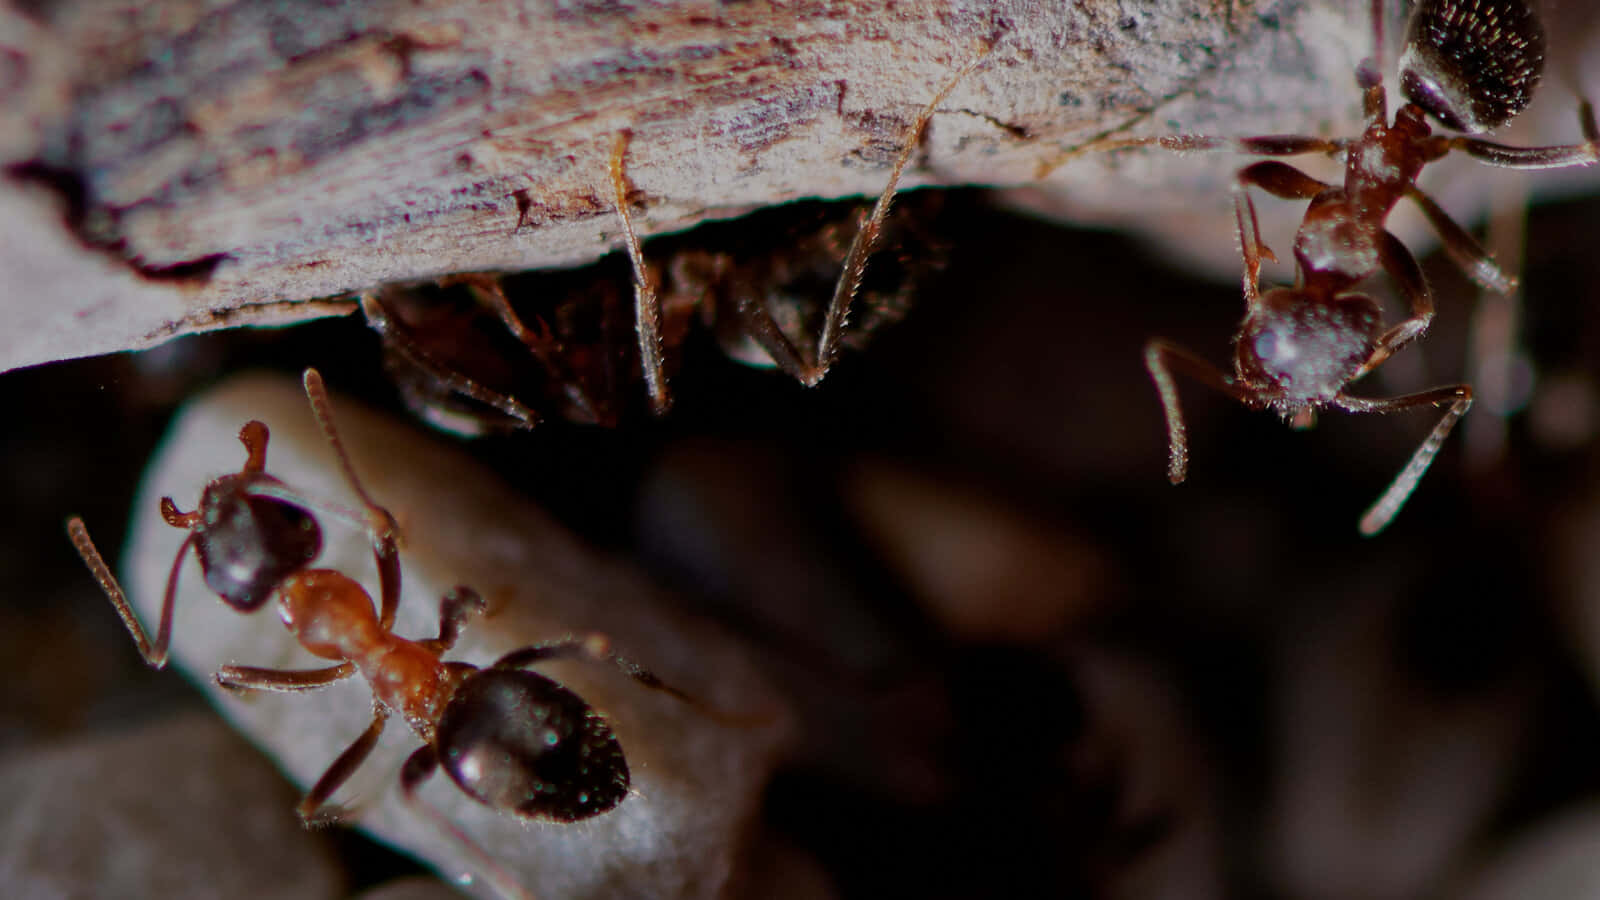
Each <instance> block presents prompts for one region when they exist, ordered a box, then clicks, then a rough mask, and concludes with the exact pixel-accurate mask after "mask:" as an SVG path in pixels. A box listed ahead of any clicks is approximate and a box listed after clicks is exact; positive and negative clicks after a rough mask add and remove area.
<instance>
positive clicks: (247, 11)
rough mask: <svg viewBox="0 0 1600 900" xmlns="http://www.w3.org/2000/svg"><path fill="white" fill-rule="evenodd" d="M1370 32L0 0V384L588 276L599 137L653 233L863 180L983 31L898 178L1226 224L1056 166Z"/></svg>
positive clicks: (1215, 171) (382, 3)
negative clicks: (361, 308) (415, 283)
mask: <svg viewBox="0 0 1600 900" xmlns="http://www.w3.org/2000/svg"><path fill="white" fill-rule="evenodd" d="M1580 15H1581V14H1580ZM1588 28H1589V30H1588V31H1587V32H1580V33H1588V34H1592V33H1593V22H1592V19H1591V20H1590V21H1589V23H1588ZM1551 30H1552V31H1555V30H1556V29H1555V27H1552V29H1551ZM1368 41H1369V39H1368V37H1367V35H1366V30H1365V18H1364V16H1361V15H1357V14H1354V13H1352V12H1351V11H1350V10H1348V9H1346V8H1345V4H1343V3H1342V2H1341V0H1298V2H1271V0H1256V2H1251V0H1162V2H1159V3H1153V4H1148V5H1144V6H1140V7H1136V8H1135V7H1129V6H1128V5H1127V4H1124V3H1120V2H1114V0H1081V2H1074V3H1035V2H1027V0H992V2H988V3H981V4H974V5H963V6H961V7H958V8H952V7H950V6H948V5H947V4H943V3H933V2H890V0H864V2H856V3H850V4H837V3H823V2H803V3H793V4H780V3H775V2H751V3H741V4H727V5H725V4H717V3H711V2H706V0H685V2H671V3H657V4H645V3H631V2H615V3H611V2H608V3H600V2H583V3H565V2H563V3H556V2H531V0H530V2H524V3H495V4H469V3H463V2H461V0H431V2H424V3H402V2H398V0H363V2H358V3H350V4H331V5H329V4H320V3H311V2H300V0H288V2H283V3H279V4H271V5H268V4H259V3H249V2H206V0H160V2H157V3H155V4H135V3H124V4H117V3H111V4H105V3H90V2H87V0H68V2H62V3H57V4H53V5H47V6H39V7H36V8H33V9H31V10H30V11H29V12H27V13H24V12H22V11H20V10H17V9H6V10H0V165H4V166H5V167H6V168H5V171H6V172H7V173H8V174H9V176H10V177H8V178H0V278H3V281H4V283H5V284H7V285H8V286H10V287H12V288H13V290H10V291H8V292H7V295H8V296H7V297H6V298H5V306H4V308H3V309H0V312H4V313H5V314H6V315H7V316H8V321H9V322H11V323H12V327H9V328H7V329H5V330H4V332H3V334H4V337H0V370H5V369H9V368H14V367H17V366H22V365H29V364H34V363H38V362H43V361H47V360H52V359H62V358H70V357H73V356H83V355H89V354H94V353H100V352H106V351H109V350H114V349H125V348H134V347H144V346H150V345H152V344H154V343H157V342H159V341H161V340H164V339H166V338H167V337H170V336H172V335H176V334H182V333H188V332H193V331H201V330H206V329H211V328H219V327H228V326H233V325H240V324H271V323H278V322H285V321H294V320H298V319H302V318H310V317H314V316H319V315H328V314H337V313H340V312H347V311H350V310H351V309H352V308H353V307H352V306H351V305H350V304H349V303H348V302H345V301H342V300H338V299H337V298H339V297H341V296H342V295H345V294H346V293H347V292H349V291H352V290H359V289H362V288H366V287H370V286H373V285H376V284H379V283H383V282H391V281H402V280H413V279H422V278H428V277H432V276H436V275H441V274H446V273H451V272H461V271H478V270H517V269H530V268H543V267H551V266H564V265H575V264H581V263H584V262H587V261H590V260H593V259H595V258H597V257H598V256H600V255H602V254H604V253H605V252H607V251H608V250H610V249H612V248H614V247H616V246H617V244H618V236H619V235H618V226H617V223H616V218H615V216H614V213H613V211H612V209H611V205H610V202H609V201H608V200H607V195H606V179H605V176H606V172H605V165H606V151H607V148H608V147H609V146H610V145H611V142H612V141H613V140H614V139H615V136H616V134H617V133H618V132H621V131H625V130H626V131H629V132H631V133H632V135H633V139H632V142H631V144H630V150H629V172H628V175H629V179H630V181H631V183H632V185H633V187H634V194H633V196H632V202H633V204H634V211H635V221H636V222H637V224H638V227H639V228H640V230H641V232H642V233H643V234H646V235H648V234H657V233H662V232H667V231H675V230H681V229H684V228H687V227H690V226H692V225H694V224H695V223H697V222H699V221H702V220H705V219H708V218H716V217H727V216H731V215H737V214H739V213H740V212H742V211H745V210H749V209H752V208H756V207H761V206H766V205H770V204H775V203H781V202H785V201H788V200H792V199H796V198H800V197H809V196H823V197H840V196H850V195H871V194H875V193H876V192H877V191H878V190H879V189H880V188H881V186H882V183H883V179H884V178H885V177H886V168H887V166H888V165H889V162H890V160H891V159H892V157H893V154H894V152H895V150H896V149H897V146H898V143H899V142H900V141H901V140H902V138H903V135H904V133H905V130H906V128H907V125H908V122H909V121H910V118H911V117H912V116H913V115H915V113H916V111H917V109H918V108H919V107H920V106H921V105H922V104H924V103H926V102H927V99H928V97H929V96H931V95H932V93H933V91H934V90H936V89H937V86H938V85H939V84H940V83H941V81H942V80H943V79H944V78H946V77H948V75H949V73H951V72H952V71H954V70H955V69H956V68H957V67H959V66H960V65H962V64H963V63H965V62H966V61H968V60H970V59H971V58H972V57H973V56H974V55H975V54H977V53H979V52H980V51H981V49H982V48H983V47H984V46H985V45H987V44H988V43H990V42H997V44H996V49H995V50H994V53H993V55H992V57H991V59H990V60H989V61H988V62H986V64H985V65H984V66H983V67H982V68H981V69H980V70H978V71H977V72H975V73H973V75H972V76H971V77H970V78H969V79H968V80H967V82H966V83H964V84H962V85H961V86H959V87H958V88H957V89H956V90H955V92H954V94H953V95H952V96H951V98H950V99H949V101H948V102H946V103H945V104H944V105H943V107H942V108H941V111H940V113H939V114H938V115H937V116H935V118H934V120H933V122H932V125H931V127H930V129H929V135H928V138H927V141H926V149H925V153H924V155H923V156H922V157H921V158H920V159H919V160H918V161H917V164H916V166H915V171H913V172H911V173H909V174H908V177H907V179H906V183H907V184H908V186H915V185H919V184H935V183H937V184H983V185H997V186H1026V187H1027V188H1028V192H1027V195H1026V196H1023V197H1018V198H1016V199H1018V201H1019V202H1024V203H1027V204H1028V205H1030V206H1032V207H1034V208H1037V209H1042V210H1047V211H1049V212H1050V213H1051V214H1053V215H1058V216H1061V217H1066V218H1075V219H1089V220H1097V221H1109V220H1122V221H1145V222H1160V221H1163V220H1164V219H1165V220H1168V221H1169V224H1170V216H1171V214H1172V213H1173V211H1174V210H1177V209H1184V208H1188V209H1194V208H1195V207H1196V206H1197V205H1200V204H1203V206H1202V207H1201V208H1203V209H1204V210H1205V211H1206V212H1209V211H1210V210H1211V209H1212V208H1213V207H1215V208H1218V209H1220V208H1222V202H1223V201H1222V199H1219V198H1220V197H1221V194H1222V192H1221V191H1219V190H1217V188H1218V186H1219V185H1221V184H1223V183H1225V182H1224V181H1223V179H1224V178H1225V176H1226V173H1227V172H1228V171H1229V170H1230V169H1231V168H1233V167H1236V164H1237V163H1236V160H1235V159H1233V158H1231V157H1229V156H1227V155H1224V154H1218V155H1215V156H1211V157H1209V158H1205V159H1203V160H1202V159H1200V158H1190V159H1187V160H1184V161H1183V164H1182V165H1176V164H1174V160H1172V159H1170V158H1151V157H1161V155H1160V154H1145V155H1144V156H1143V157H1141V158H1138V159H1132V160H1128V159H1114V158H1110V157H1107V156H1105V155H1099V154H1091V155H1089V156H1087V157H1084V158H1081V159H1076V158H1072V157H1073V151H1074V149H1075V148H1083V147H1085V146H1089V145H1091V144H1092V143H1093V142H1094V141H1095V140H1096V139H1098V138H1101V137H1104V136H1105V135H1107V134H1109V133H1118V134H1122V133H1142V134H1150V133H1163V132H1167V131H1172V130H1204V131H1211V132H1223V133H1228V134H1240V133H1255V132H1271V131H1291V130H1293V131H1305V130H1311V131H1315V132H1317V133H1342V132H1345V131H1347V130H1348V127H1349V125H1350V124H1351V123H1353V122H1354V121H1356V120H1357V113H1358V109H1357V107H1358V104H1357V101H1356V92H1355V91H1354V89H1353V88H1352V87H1351V85H1352V78H1351V72H1352V70H1353V66H1354V64H1355V62H1356V60H1357V59H1359V58H1360V57H1361V56H1363V55H1365V54H1366V53H1367V52H1368V47H1367V43H1368ZM1565 114H1566V119H1564V120H1563V121H1564V125H1563V126H1562V130H1559V131H1555V132H1554V133H1556V134H1564V133H1565V131H1566V130H1567V129H1570V128H1571V127H1572V123H1571V121H1570V120H1571V118H1572V117H1571V115H1570V111H1567V112H1566V113H1565ZM1064 160H1070V161H1069V162H1068V163H1067V164H1065V165H1058V166H1056V167H1055V168H1053V169H1050V166H1052V165H1055V164H1057V163H1060V162H1062V161H1064ZM1046 169H1050V171H1049V173H1048V176H1047V177H1044V178H1043V179H1042V180H1041V178H1040V176H1041V173H1042V172H1043V171H1045V170H1046ZM1113 170H1120V171H1121V175H1120V176H1119V177H1118V178H1108V177H1107V175H1108V172H1109V171H1113ZM1175 183H1178V184H1182V185H1183V187H1182V188H1181V189H1180V190H1175V191H1171V192H1165V191H1161V190H1153V189H1150V188H1154V187H1157V186H1162V185H1168V186H1170V185H1172V184H1175ZM1135 186H1137V187H1138V188H1139V189H1132V188H1133V187H1135ZM1219 230H1220V229H1219ZM327 298H334V299H332V300H329V299H327ZM18 322H21V323H22V325H23V327H16V323H18Z"/></svg>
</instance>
